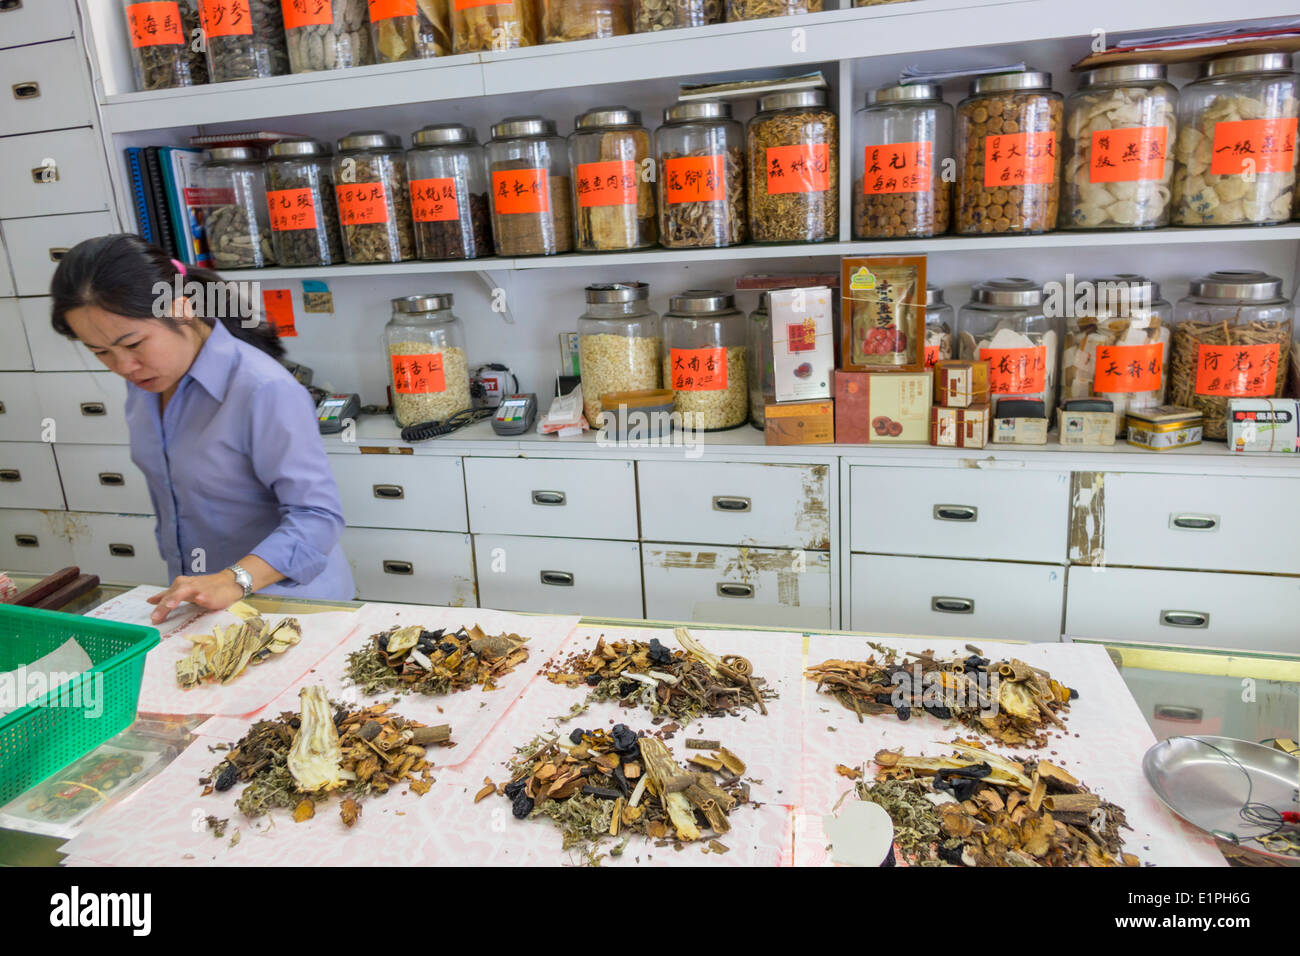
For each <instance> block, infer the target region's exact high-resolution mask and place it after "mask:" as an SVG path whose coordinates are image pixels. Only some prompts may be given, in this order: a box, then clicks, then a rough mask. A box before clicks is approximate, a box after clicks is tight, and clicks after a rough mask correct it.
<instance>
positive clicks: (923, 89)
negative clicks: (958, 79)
mask: <svg viewBox="0 0 1300 956" xmlns="http://www.w3.org/2000/svg"><path fill="white" fill-rule="evenodd" d="M942 99H943V90H941V89H940V88H939V85H938V84H937V83H909V84H905V85H899V86H882V87H880V89H878V90H868V91H867V105H868V106H880V105H881V104H884V103H916V102H921V101H929V100H942Z"/></svg>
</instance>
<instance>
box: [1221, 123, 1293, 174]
mask: <svg viewBox="0 0 1300 956" xmlns="http://www.w3.org/2000/svg"><path fill="white" fill-rule="evenodd" d="M1295 133H1296V118H1295V117H1294V116H1292V117H1290V118H1289V119H1254V120H1225V121H1223V122H1219V123H1215V124H1214V145H1213V146H1212V147H1210V148H1211V151H1212V153H1213V158H1212V159H1211V160H1210V172H1212V173H1213V174H1214V175H1216V176H1240V175H1241V174H1242V173H1246V172H1256V173H1289V172H1290V171H1291V170H1292V169H1293V168H1294V167H1295ZM1252 162H1253V163H1254V166H1253V167H1252V166H1251V165H1250V163H1252Z"/></svg>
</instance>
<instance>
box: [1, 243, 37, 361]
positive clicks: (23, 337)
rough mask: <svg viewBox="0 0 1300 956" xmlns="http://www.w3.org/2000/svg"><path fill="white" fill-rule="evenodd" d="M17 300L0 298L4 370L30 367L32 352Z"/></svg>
mask: <svg viewBox="0 0 1300 956" xmlns="http://www.w3.org/2000/svg"><path fill="white" fill-rule="evenodd" d="M0 267H3V263H0ZM19 302H20V300H19V299H0V370H3V371H6V372H9V371H31V368H32V353H31V350H30V349H28V348H27V333H26V332H25V331H24V330H23V318H22V309H21V308H19Z"/></svg>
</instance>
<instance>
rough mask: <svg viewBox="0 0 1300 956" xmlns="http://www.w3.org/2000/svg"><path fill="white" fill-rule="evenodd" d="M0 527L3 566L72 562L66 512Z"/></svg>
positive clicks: (22, 515)
mask: <svg viewBox="0 0 1300 956" xmlns="http://www.w3.org/2000/svg"><path fill="white" fill-rule="evenodd" d="M0 22H2V21H0ZM0 529H2V530H0V567H2V568H4V570H6V571H18V572H21V573H26V574H39V575H41V576H42V577H44V576H45V575H47V574H50V573H51V572H53V571H57V570H59V568H66V567H68V566H69V565H70V564H72V563H73V560H72V542H71V541H70V540H69V539H68V515H67V512H65V511H16V510H15V511H3V512H0Z"/></svg>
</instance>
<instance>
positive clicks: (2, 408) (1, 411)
mask: <svg viewBox="0 0 1300 956" xmlns="http://www.w3.org/2000/svg"><path fill="white" fill-rule="evenodd" d="M4 413H5V403H4V402H0V415H3V414H4Z"/></svg>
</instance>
